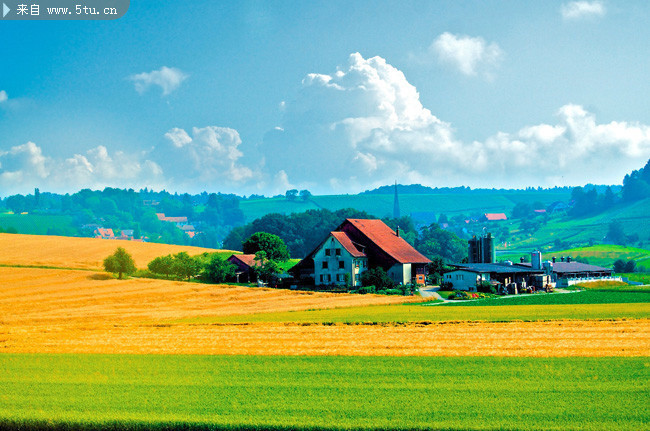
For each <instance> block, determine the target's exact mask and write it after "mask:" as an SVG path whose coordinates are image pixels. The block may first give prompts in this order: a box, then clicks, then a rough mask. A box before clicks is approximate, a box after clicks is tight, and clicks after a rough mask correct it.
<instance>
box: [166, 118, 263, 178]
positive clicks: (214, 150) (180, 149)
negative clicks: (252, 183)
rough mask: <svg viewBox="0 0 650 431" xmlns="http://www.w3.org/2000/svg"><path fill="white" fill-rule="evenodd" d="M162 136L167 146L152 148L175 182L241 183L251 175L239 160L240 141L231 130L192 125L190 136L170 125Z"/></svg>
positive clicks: (251, 172) (240, 153)
mask: <svg viewBox="0 0 650 431" xmlns="http://www.w3.org/2000/svg"><path fill="white" fill-rule="evenodd" d="M165 138H166V139H167V142H168V145H163V146H159V147H157V148H156V150H155V155H156V157H157V158H156V160H158V161H159V163H160V164H161V165H162V166H163V168H164V170H165V172H166V174H167V175H168V177H169V178H170V179H172V180H173V181H174V182H175V183H176V184H196V183H197V182H198V183H199V184H202V185H205V187H207V186H208V185H210V186H213V185H215V184H242V183H244V182H246V181H248V180H250V179H252V178H253V177H254V176H255V174H254V172H253V170H252V169H250V168H249V167H246V166H243V165H242V164H240V163H239V159H240V158H241V157H242V156H243V153H242V152H241V151H240V150H239V146H240V145H241V143H242V141H241V138H240V137H239V133H238V132H237V131H236V130H234V129H230V128H227V127H215V126H208V127H203V128H198V127H194V128H193V129H192V131H191V136H190V134H189V133H187V132H186V131H185V130H184V129H180V128H173V129H171V130H169V131H168V132H167V133H166V134H165ZM194 187H195V186H194Z"/></svg>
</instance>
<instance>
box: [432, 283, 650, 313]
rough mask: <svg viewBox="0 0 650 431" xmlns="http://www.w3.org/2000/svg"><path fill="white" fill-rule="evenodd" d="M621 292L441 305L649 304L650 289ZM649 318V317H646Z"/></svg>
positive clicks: (546, 295) (525, 297)
mask: <svg viewBox="0 0 650 431" xmlns="http://www.w3.org/2000/svg"><path fill="white" fill-rule="evenodd" d="M625 287H626V288H630V289H628V290H622V288H621V289H617V288H613V291H598V290H586V291H580V292H572V293H554V294H544V293H542V294H535V295H518V296H509V297H505V298H489V299H483V300H480V301H457V302H450V303H446V304H443V305H442V306H444V307H458V306H461V307H462V306H466V307H472V306H484V307H487V306H509V305H550V304H553V305H556V304H570V305H574V304H575V305H578V304H628V303H648V304H650V289H648V288H644V289H635V288H634V287H635V286H625ZM648 317H650V316H648Z"/></svg>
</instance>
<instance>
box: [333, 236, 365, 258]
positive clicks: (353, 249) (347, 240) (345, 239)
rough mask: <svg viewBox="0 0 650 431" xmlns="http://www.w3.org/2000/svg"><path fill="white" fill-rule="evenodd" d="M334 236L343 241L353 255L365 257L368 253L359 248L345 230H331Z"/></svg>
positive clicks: (343, 244)
mask: <svg viewBox="0 0 650 431" xmlns="http://www.w3.org/2000/svg"><path fill="white" fill-rule="evenodd" d="M331 234H332V236H333V237H334V238H336V239H337V240H338V242H340V243H341V245H342V246H343V248H344V249H346V250H347V251H348V253H350V254H351V255H352V257H364V256H365V255H366V254H365V253H364V252H362V251H361V250H359V249H358V248H357V246H356V245H354V243H353V242H352V240H351V239H350V237H349V236H348V235H347V234H346V233H345V232H331Z"/></svg>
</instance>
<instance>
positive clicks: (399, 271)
mask: <svg viewBox="0 0 650 431" xmlns="http://www.w3.org/2000/svg"><path fill="white" fill-rule="evenodd" d="M387 274H388V276H389V277H390V278H391V280H393V281H394V282H395V283H397V284H409V283H411V264H410V263H396V264H395V265H393V266H391V267H390V268H389V269H388V273H387Z"/></svg>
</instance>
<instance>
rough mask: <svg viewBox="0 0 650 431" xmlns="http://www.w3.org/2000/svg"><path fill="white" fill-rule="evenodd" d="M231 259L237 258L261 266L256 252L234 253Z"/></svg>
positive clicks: (245, 262)
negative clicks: (256, 258) (256, 257)
mask: <svg viewBox="0 0 650 431" xmlns="http://www.w3.org/2000/svg"><path fill="white" fill-rule="evenodd" d="M229 259H237V260H239V261H241V262H242V263H244V264H246V265H248V266H260V261H259V260H258V261H256V260H255V255H254V254H233V255H232V256H230V258H229Z"/></svg>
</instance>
